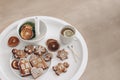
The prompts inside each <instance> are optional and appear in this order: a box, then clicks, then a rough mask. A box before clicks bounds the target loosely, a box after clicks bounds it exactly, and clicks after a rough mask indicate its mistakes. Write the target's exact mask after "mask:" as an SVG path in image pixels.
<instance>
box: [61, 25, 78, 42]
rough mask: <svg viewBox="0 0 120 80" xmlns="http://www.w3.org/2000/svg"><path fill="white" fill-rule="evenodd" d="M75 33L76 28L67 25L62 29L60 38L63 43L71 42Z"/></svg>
mask: <svg viewBox="0 0 120 80" xmlns="http://www.w3.org/2000/svg"><path fill="white" fill-rule="evenodd" d="M75 34H76V30H75V28H74V27H73V26H70V25H67V26H65V27H63V28H62V29H61V30H60V40H61V42H62V43H63V44H69V43H71V42H72V41H73V39H74V37H75Z"/></svg>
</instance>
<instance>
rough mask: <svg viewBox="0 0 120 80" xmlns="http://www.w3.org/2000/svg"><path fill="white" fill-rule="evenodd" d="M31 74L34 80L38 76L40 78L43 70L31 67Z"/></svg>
mask: <svg viewBox="0 0 120 80" xmlns="http://www.w3.org/2000/svg"><path fill="white" fill-rule="evenodd" d="M31 74H32V76H33V78H34V79H36V78H38V77H39V76H41V75H42V74H43V69H42V68H36V67H33V68H32V69H31Z"/></svg>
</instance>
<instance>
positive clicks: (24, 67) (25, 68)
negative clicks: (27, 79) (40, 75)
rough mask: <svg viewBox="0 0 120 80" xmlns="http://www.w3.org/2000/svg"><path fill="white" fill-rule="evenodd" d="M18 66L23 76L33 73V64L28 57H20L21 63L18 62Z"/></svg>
mask: <svg viewBox="0 0 120 80" xmlns="http://www.w3.org/2000/svg"><path fill="white" fill-rule="evenodd" d="M18 66H19V68H20V73H21V76H22V77H24V76H28V75H30V74H31V68H32V67H31V65H30V63H29V60H27V59H26V58H22V59H20V61H19V63H18Z"/></svg>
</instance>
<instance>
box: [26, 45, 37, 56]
mask: <svg viewBox="0 0 120 80" xmlns="http://www.w3.org/2000/svg"><path fill="white" fill-rule="evenodd" d="M24 51H25V52H27V53H28V54H31V53H33V52H34V51H35V46H33V45H27V46H25V49H24Z"/></svg>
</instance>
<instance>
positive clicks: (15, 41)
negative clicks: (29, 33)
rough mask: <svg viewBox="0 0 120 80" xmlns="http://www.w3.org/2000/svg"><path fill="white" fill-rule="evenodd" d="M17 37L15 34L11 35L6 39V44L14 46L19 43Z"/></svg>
mask: <svg viewBox="0 0 120 80" xmlns="http://www.w3.org/2000/svg"><path fill="white" fill-rule="evenodd" d="M19 42H20V41H19V39H18V38H17V37H16V36H11V37H10V38H9V40H8V46H10V47H16V46H17V45H18V44H19Z"/></svg>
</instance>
